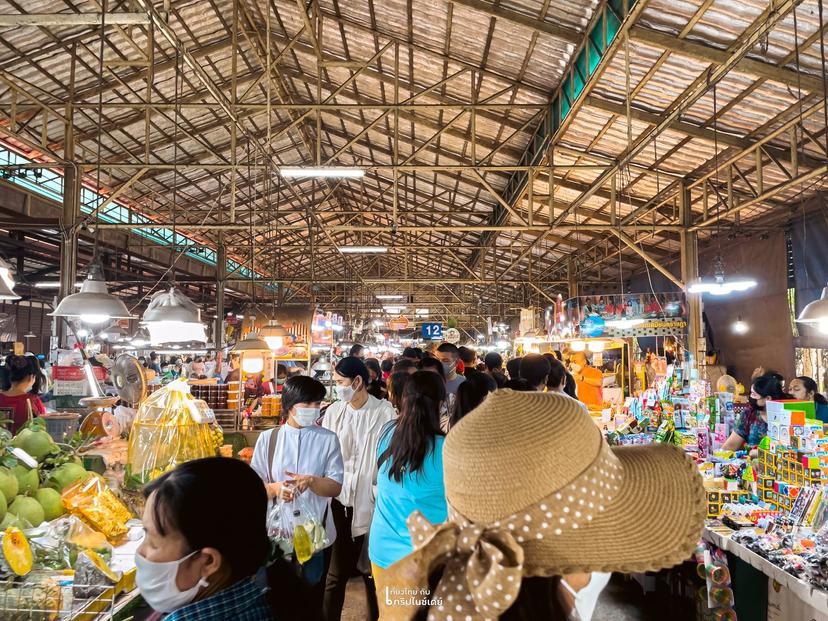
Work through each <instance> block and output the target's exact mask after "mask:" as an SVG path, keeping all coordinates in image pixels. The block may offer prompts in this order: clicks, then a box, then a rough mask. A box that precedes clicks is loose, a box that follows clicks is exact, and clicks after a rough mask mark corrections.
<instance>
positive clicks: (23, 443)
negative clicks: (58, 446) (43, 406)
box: [14, 429, 55, 461]
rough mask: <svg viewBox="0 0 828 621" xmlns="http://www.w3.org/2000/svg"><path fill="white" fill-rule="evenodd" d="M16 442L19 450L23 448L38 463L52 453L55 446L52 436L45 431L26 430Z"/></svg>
mask: <svg viewBox="0 0 828 621" xmlns="http://www.w3.org/2000/svg"><path fill="white" fill-rule="evenodd" d="M14 440H15V446H16V447H17V448H22V449H23V450H24V451H26V452H27V453H28V454H29V455H31V456H32V457H34V458H35V459H37V460H38V461H39V460H41V459H43V458H44V457H46V455H48V454H49V453H51V452H52V448H54V446H55V442H54V440H52V436H50V435H49V434H48V433H46V432H45V431H30V430H28V429H24V430H23V431H21V432H20V433H19V434H18V436H17V437H16V438H15V439H14Z"/></svg>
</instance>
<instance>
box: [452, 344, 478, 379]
mask: <svg viewBox="0 0 828 621" xmlns="http://www.w3.org/2000/svg"><path fill="white" fill-rule="evenodd" d="M457 351H458V353H459V355H460V360H462V361H463V375H465V376H466V377H468V375H469V371H476V370H477V369H475V365H476V362H475V361H476V360H477V352H476V351H474V350H473V349H472V348H471V347H465V346H463V347H458V348H457Z"/></svg>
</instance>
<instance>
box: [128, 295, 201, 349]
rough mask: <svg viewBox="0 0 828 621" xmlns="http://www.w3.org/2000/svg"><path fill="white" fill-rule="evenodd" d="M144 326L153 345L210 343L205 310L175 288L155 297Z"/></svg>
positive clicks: (148, 309) (145, 312) (144, 318)
mask: <svg viewBox="0 0 828 621" xmlns="http://www.w3.org/2000/svg"><path fill="white" fill-rule="evenodd" d="M142 324H143V325H144V326H146V328H147V330H148V331H149V335H150V343H151V344H152V345H162V344H165V343H190V342H198V343H206V342H207V333H206V331H205V328H204V324H203V323H202V322H201V311H200V310H199V308H198V306H196V305H195V304H194V303H193V301H192V300H190V298H188V297H187V296H186V295H184V294H183V293H182V292H181V291H179V290H178V289H176V288H175V286H172V287H170V288H169V289H168V290H167V291H159V292H158V293H156V294H155V295H154V296H152V300H150V303H149V306H147V310H146V311H144V317H143V320H142Z"/></svg>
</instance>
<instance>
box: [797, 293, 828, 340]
mask: <svg viewBox="0 0 828 621" xmlns="http://www.w3.org/2000/svg"><path fill="white" fill-rule="evenodd" d="M796 321H797V323H804V324H807V325H811V326H816V327H817V328H818V329H819V331H820V332H822V333H823V334H828V287H825V288H823V289H822V297H820V298H819V299H818V300H814V301H813V302H811V303H810V304H808V305H807V306H806V307H805V308H803V309H802V312H801V313H799V317H797V318H796Z"/></svg>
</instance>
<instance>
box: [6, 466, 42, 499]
mask: <svg viewBox="0 0 828 621" xmlns="http://www.w3.org/2000/svg"><path fill="white" fill-rule="evenodd" d="M12 474H13V475H14V476H15V477H17V484H18V488H17V493H18V494H31V493H32V492H34V491H35V490H36V489H37V487H38V485H39V484H40V480H39V479H38V477H37V470H36V469H34V468H28V467H26V466H24V465H23V464H17V465H16V466H15V467H14V468H12Z"/></svg>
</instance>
